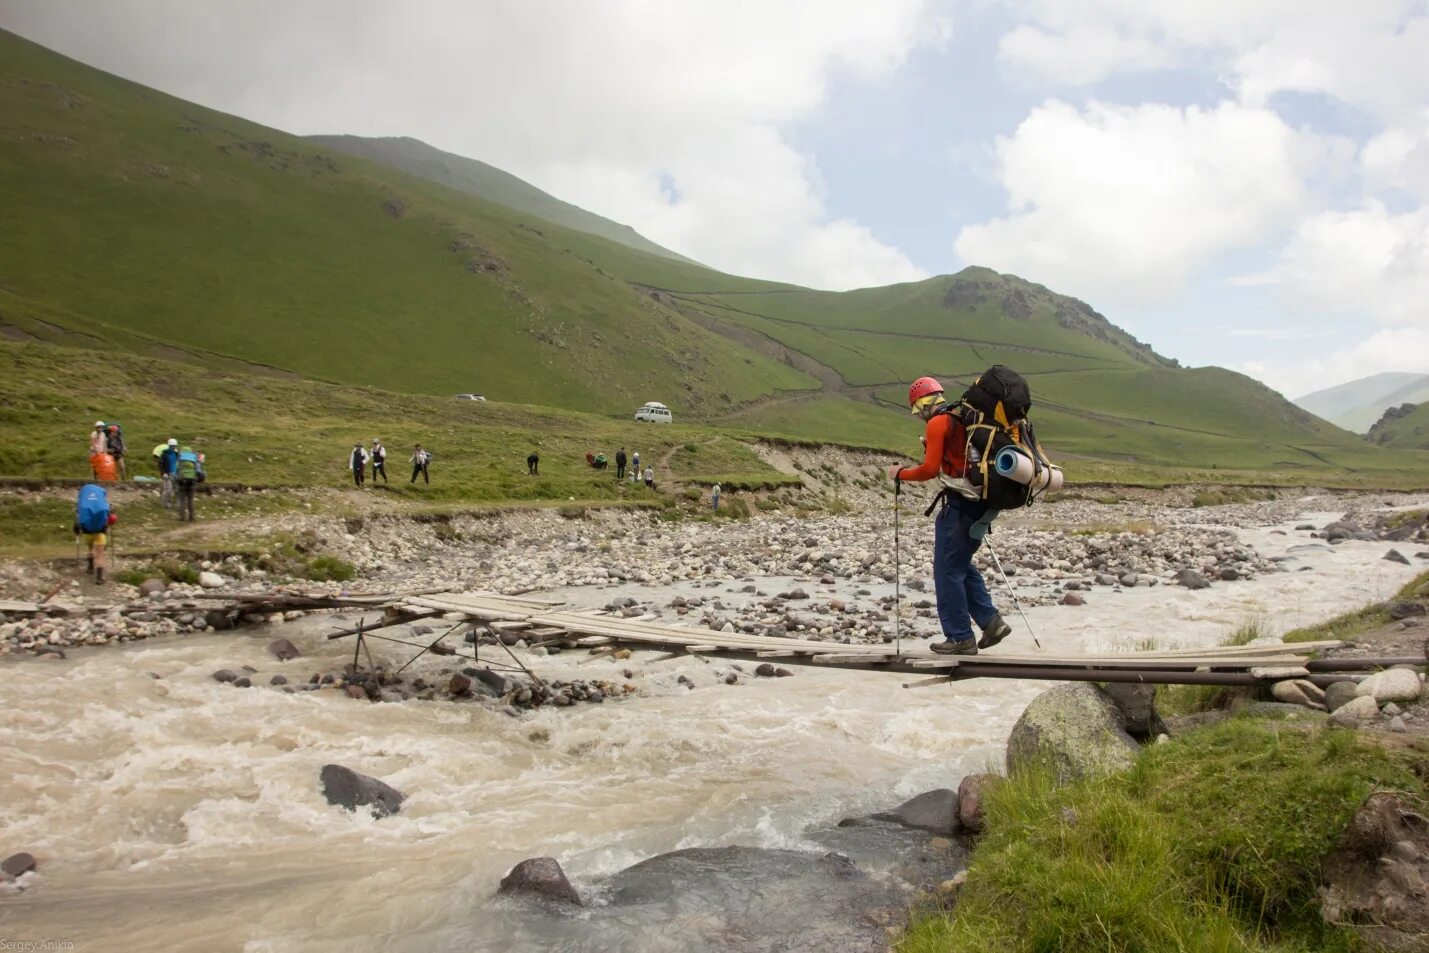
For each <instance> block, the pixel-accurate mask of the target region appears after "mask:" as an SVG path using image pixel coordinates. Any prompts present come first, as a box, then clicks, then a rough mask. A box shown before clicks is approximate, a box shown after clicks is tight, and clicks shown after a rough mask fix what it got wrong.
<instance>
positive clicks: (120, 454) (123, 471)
mask: <svg viewBox="0 0 1429 953" xmlns="http://www.w3.org/2000/svg"><path fill="white" fill-rule="evenodd" d="M105 445H106V447H107V449H108V451H109V455H110V456H111V457H113V458H114V466H115V467H116V468H118V470H119V479H121V480H127V479H129V469H128V467H126V466H125V465H124V449H125V448H124V431H122V430H120V429H119V425H118V424H110V425H109V431H108V433H107V434H106V435H105Z"/></svg>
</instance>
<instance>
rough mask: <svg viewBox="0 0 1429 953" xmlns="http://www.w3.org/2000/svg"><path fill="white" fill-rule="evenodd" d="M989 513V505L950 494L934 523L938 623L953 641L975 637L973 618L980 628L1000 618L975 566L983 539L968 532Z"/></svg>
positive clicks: (934, 584) (934, 582) (944, 634)
mask: <svg viewBox="0 0 1429 953" xmlns="http://www.w3.org/2000/svg"><path fill="white" fill-rule="evenodd" d="M986 512H987V504H986V503H982V502H979V501H977V500H966V499H963V498H962V497H960V496H956V495H949V497H948V503H947V505H946V506H944V507H943V508H942V509H941V510H939V511H938V518H937V520H936V521H935V522H934V524H933V587H934V589H935V590H936V591H937V594H938V620H939V621H940V622H942V624H943V636H944V637H945V638H947V639H948V640H949V641H953V642H961V641H963V640H964V639H970V638H972V637H973V630H972V626H971V625H970V624H969V622H968V617H969V616H970V615H971V616H972V621H974V622H976V623H977V624H978V626H979V627H982V626H986V625H987V624H988V623H989V622H991V621H992V620H993V617H994V616H996V615H997V607H996V606H994V605H993V604H992V597H990V596H989V595H988V594H987V585H986V584H985V583H984V582H983V580H982V573H981V572H979V571H978V569H977V567H976V566H974V565H973V553H975V552H977V551H978V547H980V546H981V545H982V540H980V539H973V538H972V536H971V535H969V533H968V529H969V527H971V526H972V524H973V523H976V522H977V521H978V520H979V519H981V518H982V515H983V514H984V513H986Z"/></svg>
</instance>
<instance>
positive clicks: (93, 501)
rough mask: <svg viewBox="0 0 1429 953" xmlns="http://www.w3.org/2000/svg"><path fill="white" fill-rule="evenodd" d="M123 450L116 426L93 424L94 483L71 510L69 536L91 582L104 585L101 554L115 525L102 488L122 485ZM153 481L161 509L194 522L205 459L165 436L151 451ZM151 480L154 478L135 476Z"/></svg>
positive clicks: (126, 473)
mask: <svg viewBox="0 0 1429 953" xmlns="http://www.w3.org/2000/svg"><path fill="white" fill-rule="evenodd" d="M126 450H127V448H126V446H125V442H124V429H123V427H122V426H120V425H119V424H118V423H117V422H113V421H111V422H109V423H106V422H104V421H102V420H96V421H95V422H94V429H93V430H92V431H91V432H90V437H89V466H90V472H91V474H92V475H93V478H94V482H92V483H86V484H85V485H84V486H82V487H80V490H79V494H78V496H77V497H76V499H75V507H74V537H75V544H76V547H78V545H79V543H80V542H81V541H82V542H83V543H84V544H85V546H86V550H87V554H86V567H87V569H88V571H89V572H92V573H94V581H95V582H96V583H101V584H102V583H103V582H104V570H105V550H106V548H107V547H108V544H109V541H110V537H111V535H112V533H113V526H114V524H115V523H116V522H117V521H118V517H117V516H115V514H114V510H113V506H112V505H111V503H110V500H109V492H108V491H107V490H105V488H104V486H103V485H102V484H104V483H113V482H116V481H118V480H126V479H128V476H129V470H128V466H127V465H126V463H125V458H126V457H127V455H128V454H127V452H126ZM152 455H153V459H154V470H155V477H157V478H158V483H159V499H160V501H161V502H162V503H163V505H164V506H165V507H166V508H170V509H177V510H178V518H179V521H180V522H189V523H192V522H193V521H194V496H195V494H196V492H197V490H198V485H199V484H200V483H202V482H204V481H205V480H206V479H207V474H206V473H205V472H204V456H203V454H201V453H198V452H196V451H195V450H194V449H193V448H192V447H188V446H180V445H179V441H178V439H177V438H175V437H170V438H169V439H167V440H165V441H164V442H163V443H161V444H159V445H158V446H156V447H154V450H153V454H152ZM136 479H145V480H149V481H151V482H152V481H153V480H154V477H136Z"/></svg>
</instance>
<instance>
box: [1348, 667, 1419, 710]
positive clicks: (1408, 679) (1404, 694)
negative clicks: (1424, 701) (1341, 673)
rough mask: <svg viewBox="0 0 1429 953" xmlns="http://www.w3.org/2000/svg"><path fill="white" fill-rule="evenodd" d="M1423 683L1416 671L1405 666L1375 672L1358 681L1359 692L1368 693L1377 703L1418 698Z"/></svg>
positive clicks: (1408, 700)
mask: <svg viewBox="0 0 1429 953" xmlns="http://www.w3.org/2000/svg"><path fill="white" fill-rule="evenodd" d="M1421 691H1423V685H1421V684H1420V683H1419V675H1418V673H1416V672H1414V671H1412V670H1411V669H1407V668H1389V669H1385V670H1384V671H1383V672H1375V673H1374V674H1373V675H1371V676H1370V677H1369V678H1367V679H1365V680H1364V681H1362V682H1360V688H1359V694H1361V695H1369V696H1370V697H1372V698H1373V699H1374V700H1375V702H1376V703H1377V704H1380V705H1383V704H1385V703H1386V702H1412V701H1418V700H1419V693H1420V692H1421Z"/></svg>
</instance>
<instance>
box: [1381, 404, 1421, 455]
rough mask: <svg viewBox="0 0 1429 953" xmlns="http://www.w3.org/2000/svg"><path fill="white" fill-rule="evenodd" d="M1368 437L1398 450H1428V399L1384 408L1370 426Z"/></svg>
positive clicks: (1383, 445)
mask: <svg viewBox="0 0 1429 953" xmlns="http://www.w3.org/2000/svg"><path fill="white" fill-rule="evenodd" d="M1369 439H1370V440H1373V441H1374V442H1375V443H1377V444H1379V445H1380V446H1382V447H1392V448H1395V449H1398V450H1429V401H1426V402H1425V403H1422V404H1403V405H1401V406H1399V407H1391V408H1390V409H1389V410H1386V411H1385V412H1384V416H1383V417H1381V418H1380V419H1379V421H1378V422H1377V423H1376V424H1375V425H1374V426H1373V427H1371V428H1370V432H1369Z"/></svg>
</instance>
